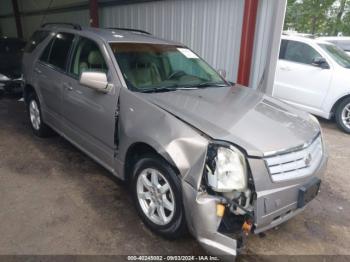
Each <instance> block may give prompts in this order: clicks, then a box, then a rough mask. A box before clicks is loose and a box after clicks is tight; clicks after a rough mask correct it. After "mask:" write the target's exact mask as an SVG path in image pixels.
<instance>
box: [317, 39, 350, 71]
mask: <svg viewBox="0 0 350 262" xmlns="http://www.w3.org/2000/svg"><path fill="white" fill-rule="evenodd" d="M319 45H320V46H321V47H322V48H323V50H325V51H326V52H327V53H328V54H329V55H330V56H331V57H332V58H333V59H334V60H335V61H336V62H337V63H338V64H339V65H341V66H342V67H345V68H350V56H349V55H348V54H347V53H345V52H344V51H343V50H341V49H340V48H338V47H336V46H335V45H327V44H319Z"/></svg>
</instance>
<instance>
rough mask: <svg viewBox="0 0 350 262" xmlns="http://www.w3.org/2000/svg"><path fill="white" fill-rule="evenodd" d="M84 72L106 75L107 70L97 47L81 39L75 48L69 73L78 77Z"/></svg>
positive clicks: (91, 42)
mask: <svg viewBox="0 0 350 262" xmlns="http://www.w3.org/2000/svg"><path fill="white" fill-rule="evenodd" d="M84 71H95V72H96V71H97V72H104V73H107V71H108V68H107V65H106V62H105V60H104V58H103V55H102V53H101V51H100V48H99V47H98V45H97V44H96V43H95V42H94V41H92V40H90V39H87V38H84V37H81V38H80V39H79V42H78V44H77V46H76V48H75V51H74V55H73V60H72V63H71V66H70V70H69V72H70V73H71V74H73V75H75V76H77V77H79V76H80V75H81V73H82V72H84Z"/></svg>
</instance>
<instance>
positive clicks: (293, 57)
mask: <svg viewBox="0 0 350 262" xmlns="http://www.w3.org/2000/svg"><path fill="white" fill-rule="evenodd" d="M273 96H274V97H276V98H279V99H282V100H284V101H286V102H288V103H290V104H292V105H294V106H297V107H299V108H301V109H303V110H305V111H307V112H309V113H312V114H314V115H317V116H320V117H323V118H326V119H331V118H332V117H335V119H336V122H337V124H338V126H339V128H340V129H342V130H343V131H345V132H346V133H350V56H348V55H347V54H345V52H344V51H343V50H341V49H339V48H338V47H336V46H335V45H333V44H331V43H329V42H325V41H322V40H314V39H309V38H303V37H297V36H282V42H281V49H280V54H279V61H278V63H277V70H276V78H275V84H274V92H273Z"/></svg>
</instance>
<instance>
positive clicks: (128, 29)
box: [106, 27, 151, 35]
mask: <svg viewBox="0 0 350 262" xmlns="http://www.w3.org/2000/svg"><path fill="white" fill-rule="evenodd" d="M106 29H114V30H123V31H129V32H135V33H141V34H145V35H151V33H149V32H147V31H144V30H139V29H133V28H123V27H107V28H106Z"/></svg>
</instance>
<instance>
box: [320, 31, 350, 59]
mask: <svg viewBox="0 0 350 262" xmlns="http://www.w3.org/2000/svg"><path fill="white" fill-rule="evenodd" d="M318 39H319V40H323V41H327V42H330V43H332V44H335V45H336V46H337V47H339V48H341V49H343V50H344V51H345V53H347V54H348V55H350V37H346V36H324V37H319V38H318Z"/></svg>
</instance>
